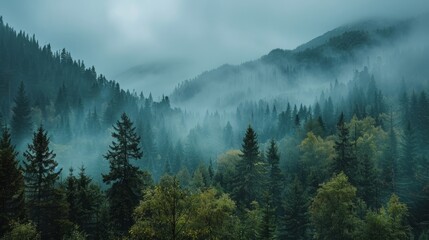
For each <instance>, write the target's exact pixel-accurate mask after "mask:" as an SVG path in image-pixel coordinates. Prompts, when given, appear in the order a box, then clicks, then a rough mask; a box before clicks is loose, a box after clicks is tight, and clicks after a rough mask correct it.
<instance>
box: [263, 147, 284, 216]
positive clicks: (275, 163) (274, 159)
mask: <svg viewBox="0 0 429 240" xmlns="http://www.w3.org/2000/svg"><path fill="white" fill-rule="evenodd" d="M266 156H267V162H268V164H269V169H268V175H269V176H268V189H269V194H270V196H271V198H272V205H273V206H272V207H273V209H274V212H275V216H276V220H277V216H278V215H279V214H280V211H281V205H282V196H281V193H282V192H283V174H282V172H281V170H280V167H279V162H280V156H279V153H278V149H277V144H276V142H275V141H274V139H272V140H271V141H270V146H269V147H268V150H267V155H266Z"/></svg>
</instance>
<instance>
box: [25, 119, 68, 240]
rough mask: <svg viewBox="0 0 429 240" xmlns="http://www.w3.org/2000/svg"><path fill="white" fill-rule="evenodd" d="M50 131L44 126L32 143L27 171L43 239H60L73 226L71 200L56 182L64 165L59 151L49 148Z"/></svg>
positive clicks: (28, 188) (34, 217)
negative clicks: (56, 159)
mask: <svg viewBox="0 0 429 240" xmlns="http://www.w3.org/2000/svg"><path fill="white" fill-rule="evenodd" d="M49 143H50V140H49V137H48V136H47V132H46V131H45V130H44V129H43V127H42V126H40V127H39V128H38V130H37V132H35V133H34V135H33V141H32V144H29V145H28V149H27V150H26V151H25V153H24V157H25V159H26V161H24V173H25V183H26V196H27V207H28V209H29V212H28V213H29V217H30V219H31V220H32V221H33V222H34V223H35V224H36V226H37V228H38V229H39V230H40V232H41V236H42V238H43V239H58V238H60V237H62V236H63V235H64V233H65V232H66V231H67V230H68V229H69V228H70V226H71V224H70V222H68V220H67V219H68V204H67V202H66V199H65V196H64V195H65V194H64V192H63V190H62V189H60V188H56V183H57V180H58V178H59V175H60V174H61V170H62V169H58V163H57V162H56V161H55V156H56V154H55V153H54V152H53V151H52V150H50V148H49Z"/></svg>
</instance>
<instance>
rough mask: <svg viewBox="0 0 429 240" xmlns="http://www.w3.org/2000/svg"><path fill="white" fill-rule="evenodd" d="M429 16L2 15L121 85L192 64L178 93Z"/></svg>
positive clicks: (146, 0)
mask: <svg viewBox="0 0 429 240" xmlns="http://www.w3.org/2000/svg"><path fill="white" fill-rule="evenodd" d="M424 11H429V3H428V1H424V0H414V1H413V3H411V2H410V1H403V0H379V1H371V0H360V1H357V0H351V1H343V0H326V1H320V0H304V1H292V0H270V1H262V0H252V1H250V0H236V1H229V0H218V1H212V0H199V1H191V0H159V1H154V0H122V1H117V0H116V1H115V0H93V1H86V0H75V1H66V0H40V1H32V0H21V1H14V0H9V1H2V2H1V3H0V15H3V16H4V20H5V21H6V22H8V23H9V24H10V25H12V26H13V27H14V28H15V29H23V30H25V31H26V32H28V33H30V34H32V33H35V34H36V37H37V38H38V39H39V40H40V42H41V43H42V44H46V43H52V46H53V47H54V49H60V48H63V47H65V48H67V49H69V50H70V51H71V53H72V55H73V56H74V57H76V58H79V59H83V60H85V63H86V64H87V65H95V66H96V68H97V69H98V71H99V72H101V73H103V74H106V75H107V76H108V77H109V78H113V77H114V76H116V75H117V74H118V73H120V72H122V71H124V70H125V69H128V68H130V67H132V66H134V65H139V64H147V63H151V62H162V61H171V60H174V61H177V60H179V61H184V62H187V63H189V65H190V67H188V68H186V69H187V71H186V73H183V74H178V76H177V78H175V79H171V80H169V81H171V82H172V85H175V84H176V83H177V82H179V81H182V80H184V78H188V77H193V76H194V75H196V74H197V73H199V72H201V71H203V70H208V69H211V68H214V67H217V66H218V65H220V64H223V63H232V64H239V63H241V62H244V61H247V60H251V59H256V58H258V57H260V56H261V55H263V54H266V53H267V52H269V51H270V50H271V49H274V48H289V49H291V48H295V47H296V46H298V45H299V44H301V43H304V42H306V41H308V40H310V39H312V38H314V37H317V36H318V35H320V34H323V33H324V32H326V31H328V30H330V29H332V28H335V27H337V26H339V25H342V24H345V23H349V22H352V21H356V20H359V19H362V18H370V17H385V18H387V17H390V18H391V17H400V18H402V17H408V16H413V15H417V14H420V13H422V12H424Z"/></svg>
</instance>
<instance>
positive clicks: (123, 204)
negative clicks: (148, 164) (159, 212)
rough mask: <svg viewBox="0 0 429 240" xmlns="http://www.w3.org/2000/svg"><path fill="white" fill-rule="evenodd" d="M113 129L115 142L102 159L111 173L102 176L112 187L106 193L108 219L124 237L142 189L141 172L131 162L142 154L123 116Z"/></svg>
mask: <svg viewBox="0 0 429 240" xmlns="http://www.w3.org/2000/svg"><path fill="white" fill-rule="evenodd" d="M113 129H114V132H113V133H112V137H113V138H114V141H113V142H112V145H110V146H109V150H108V152H107V154H106V155H105V156H104V158H105V159H106V160H108V161H109V163H110V172H109V173H108V174H102V176H103V182H105V183H107V184H112V187H111V188H110V189H109V190H108V198H109V203H110V216H111V219H112V223H113V226H114V228H115V230H116V231H117V233H118V234H119V235H123V234H125V233H126V232H127V231H128V229H129V228H130V227H131V225H132V223H133V221H132V215H133V210H134V208H135V207H136V206H137V204H138V203H139V200H140V195H141V194H140V192H141V186H142V181H141V175H142V172H141V171H140V170H139V169H138V167H136V166H133V165H132V164H131V163H130V160H132V159H134V160H137V159H141V158H142V156H143V152H142V151H141V150H140V147H139V144H140V137H139V136H138V135H137V134H136V132H135V127H133V123H132V122H131V120H130V119H129V118H128V116H127V115H126V114H125V113H123V114H122V116H121V119H120V120H119V121H117V122H116V125H115V126H113Z"/></svg>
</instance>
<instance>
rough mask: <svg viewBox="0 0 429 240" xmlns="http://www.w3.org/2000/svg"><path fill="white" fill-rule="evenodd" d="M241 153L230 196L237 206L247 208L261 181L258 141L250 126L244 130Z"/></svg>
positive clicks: (253, 198) (255, 195) (254, 197)
mask: <svg viewBox="0 0 429 240" xmlns="http://www.w3.org/2000/svg"><path fill="white" fill-rule="evenodd" d="M241 152H242V153H241V154H240V158H241V159H240V161H239V162H238V164H237V167H236V168H237V173H236V176H235V183H234V184H235V186H234V188H233V192H232V196H233V197H234V198H235V200H236V202H237V203H238V205H239V206H241V207H242V208H249V207H250V204H251V202H252V201H254V200H256V198H257V197H258V196H257V194H258V188H259V184H260V182H259V181H260V180H261V179H260V176H261V170H260V160H259V146H258V140H257V135H256V133H255V132H254V131H253V129H252V127H251V126H249V127H248V128H247V130H246V135H245V136H244V138H243V144H242V149H241Z"/></svg>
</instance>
